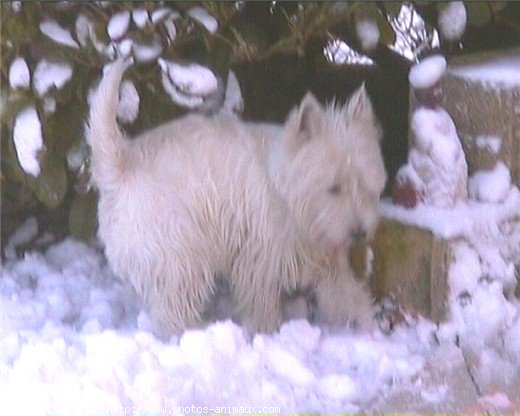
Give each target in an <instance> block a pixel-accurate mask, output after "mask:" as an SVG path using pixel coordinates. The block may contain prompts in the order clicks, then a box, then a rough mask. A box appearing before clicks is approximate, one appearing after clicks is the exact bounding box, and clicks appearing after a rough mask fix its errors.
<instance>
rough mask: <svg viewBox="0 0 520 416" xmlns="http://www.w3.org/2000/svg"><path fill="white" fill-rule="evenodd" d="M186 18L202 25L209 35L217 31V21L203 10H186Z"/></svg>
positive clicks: (194, 8)
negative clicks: (188, 17)
mask: <svg viewBox="0 0 520 416" xmlns="http://www.w3.org/2000/svg"><path fill="white" fill-rule="evenodd" d="M188 16H190V17H191V18H192V19H194V20H196V21H197V22H199V23H200V24H201V25H203V26H204V27H205V28H206V29H207V31H208V32H209V33H212V34H213V33H215V32H216V31H217V29H218V21H217V19H215V18H214V17H213V16H212V15H211V14H210V13H209V12H208V11H207V10H206V9H205V8H203V7H192V8H190V9H189V10H188Z"/></svg>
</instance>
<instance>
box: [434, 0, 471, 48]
mask: <svg viewBox="0 0 520 416" xmlns="http://www.w3.org/2000/svg"><path fill="white" fill-rule="evenodd" d="M438 21H439V30H440V32H441V34H442V36H443V37H444V38H445V39H447V40H450V41H456V40H458V39H460V38H461V37H462V35H463V34H464V30H465V29H466V22H467V15H466V7H465V6H464V2H462V1H450V2H449V3H447V4H445V5H444V6H441V7H440V9H439V16H438Z"/></svg>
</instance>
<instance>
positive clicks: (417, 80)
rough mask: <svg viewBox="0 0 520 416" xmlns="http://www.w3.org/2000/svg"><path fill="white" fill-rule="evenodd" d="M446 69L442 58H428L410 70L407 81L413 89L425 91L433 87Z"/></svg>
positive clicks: (438, 56) (439, 56)
mask: <svg viewBox="0 0 520 416" xmlns="http://www.w3.org/2000/svg"><path fill="white" fill-rule="evenodd" d="M446 67H447V64H446V59H445V58H444V56H441V55H435V56H430V57H428V58H425V59H423V60H422V61H421V62H419V63H418V64H416V65H414V66H413V67H412V68H411V69H410V73H409V74H408V80H409V81H410V84H412V86H413V87H415V88H419V89H426V88H430V87H433V86H434V85H435V84H437V83H438V82H439V80H440V79H441V77H442V76H443V75H444V74H445V73H446Z"/></svg>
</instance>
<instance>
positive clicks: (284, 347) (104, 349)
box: [0, 221, 434, 415]
mask: <svg viewBox="0 0 520 416" xmlns="http://www.w3.org/2000/svg"><path fill="white" fill-rule="evenodd" d="M33 222H34V221H33ZM33 222H31V223H30V224H29V225H30V226H31V230H29V231H31V235H34V232H33V231H34V230H33V228H34V224H33ZM29 225H28V226H29ZM19 234H20V233H19ZM21 234H23V233H21ZM26 234H27V233H26ZM17 239H18V240H20V238H18V237H17ZM19 243H20V241H17V242H16V244H19ZM13 244H14V243H13ZM0 295H1V301H2V330H3V333H2V342H3V350H2V356H1V361H0V369H1V372H0V373H1V375H0V390H1V391H2V396H3V398H2V411H3V414H23V415H36V414H42V412H43V413H46V412H57V413H59V414H67V415H78V414H81V415H85V414H100V413H107V412H108V413H109V414H124V409H125V408H128V407H130V408H134V409H135V412H153V411H155V409H157V408H160V407H165V408H169V409H180V407H183V406H184V407H186V408H187V407H189V406H207V407H210V408H217V406H221V407H224V406H249V407H251V410H255V409H256V410H255V411H256V412H259V411H262V409H264V408H265V410H269V412H275V411H276V412H280V411H281V412H284V413H287V412H295V411H300V412H301V411H318V410H320V411H329V412H334V411H335V412H338V411H356V410H359V409H362V408H366V407H367V406H369V404H370V403H371V402H372V401H373V400H374V399H376V398H377V397H379V396H381V395H382V394H384V392H385V391H387V390H388V389H389V388H390V387H391V386H392V384H393V382H394V381H395V380H401V381H402V382H407V381H409V380H411V379H413V378H414V377H417V376H418V374H419V373H420V372H421V371H422V369H423V367H424V364H425V357H426V356H427V355H428V354H430V353H431V351H432V348H433V336H432V331H433V329H434V326H433V325H432V324H431V323H428V322H426V321H424V320H420V321H419V323H418V324H417V325H415V326H414V327H409V328H403V329H402V330H399V331H398V332H396V333H395V334H393V335H392V336H385V335H383V334H381V333H380V332H377V331H376V332H374V333H372V334H360V333H355V332H353V330H347V329H344V330H341V331H338V332H335V333H329V332H327V331H326V330H324V329H320V328H318V327H315V326H311V325H310V324H309V323H308V322H306V321H291V322H289V323H287V324H285V325H284V326H283V327H282V328H281V330H280V332H279V333H277V334H274V335H257V336H255V337H254V338H252V339H251V337H250V336H248V335H247V334H246V333H245V332H244V330H243V329H242V328H240V327H238V326H237V325H235V324H233V323H232V322H230V321H225V322H219V323H215V324H212V325H210V326H208V327H207V328H206V329H199V330H190V331H186V332H185V333H184V334H183V335H182V336H181V337H180V338H175V337H174V338H173V339H171V340H170V341H169V342H166V343H165V342H162V341H160V340H159V339H157V338H155V337H154V336H153V335H152V334H151V333H150V332H149V331H148V329H147V325H146V322H147V320H146V318H145V315H144V313H143V312H141V311H140V308H139V306H138V305H139V303H138V301H137V300H136V298H135V295H134V293H133V291H131V290H130V289H129V288H128V287H126V286H125V285H123V284H122V283H121V282H120V281H119V280H117V279H116V278H115V277H114V276H113V275H112V274H111V273H110V272H109V270H108V269H107V267H106V265H105V263H104V260H103V257H102V255H101V254H100V253H99V252H98V251H95V250H94V249H92V248H90V247H88V246H86V245H84V244H82V243H78V242H75V241H72V240H65V241H63V242H61V243H59V244H56V245H54V246H51V247H50V248H49V249H47V250H46V251H45V252H44V253H43V254H39V253H36V252H33V253H28V254H26V255H25V256H24V258H20V259H16V260H12V261H7V262H6V263H5V264H4V266H3V268H2V277H1V279H0ZM223 386H226V388H225V389H223V388H222V387H223ZM28 398H30V400H28ZM267 408H269V409H267ZM179 413H181V412H179ZM235 413H236V412H235Z"/></svg>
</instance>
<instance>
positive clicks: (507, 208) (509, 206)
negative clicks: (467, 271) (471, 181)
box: [380, 187, 520, 239]
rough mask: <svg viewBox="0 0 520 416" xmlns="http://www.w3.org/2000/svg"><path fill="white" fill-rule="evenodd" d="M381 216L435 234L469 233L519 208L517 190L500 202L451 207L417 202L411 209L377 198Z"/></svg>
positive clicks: (519, 209) (497, 220) (510, 215)
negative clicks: (379, 203) (379, 200)
mask: <svg viewBox="0 0 520 416" xmlns="http://www.w3.org/2000/svg"><path fill="white" fill-rule="evenodd" d="M380 211H381V215H382V216H383V217H386V218H392V219H395V220H397V221H400V222H403V223H405V224H410V225H415V226H417V227H420V228H424V229H427V230H431V231H432V232H433V233H434V234H435V235H436V236H439V237H442V238H444V239H454V238H458V237H462V236H464V235H469V234H471V230H472V229H480V230H485V229H487V228H488V225H489V224H493V223H495V224H496V223H500V222H501V221H503V220H504V219H507V218H509V217H512V216H513V215H515V214H518V212H519V211H520V192H519V191H518V188H516V187H513V188H511V189H510V192H509V194H508V196H507V197H506V198H505V200H504V201H503V202H502V203H501V204H490V203H485V202H477V201H472V200H468V201H467V202H459V203H458V204H457V205H456V206H455V207H454V209H448V208H439V207H432V206H427V205H424V204H419V205H418V206H417V207H415V208H413V209H406V208H403V207H400V206H398V205H393V204H392V203H391V201H390V200H388V199H386V198H385V199H383V200H382V201H381V209H380Z"/></svg>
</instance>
